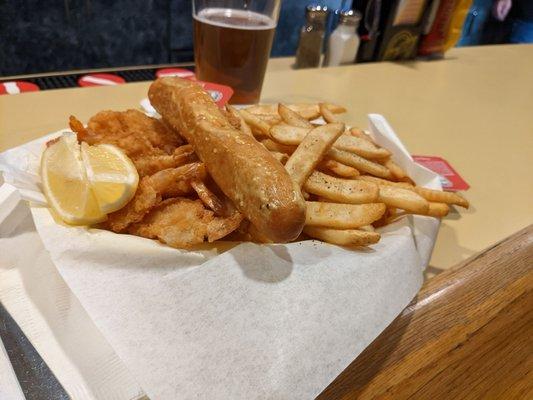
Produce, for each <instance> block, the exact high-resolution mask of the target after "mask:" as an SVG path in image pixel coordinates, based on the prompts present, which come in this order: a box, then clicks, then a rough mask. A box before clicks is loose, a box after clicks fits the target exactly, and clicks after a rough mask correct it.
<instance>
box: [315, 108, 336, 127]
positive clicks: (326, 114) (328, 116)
mask: <svg viewBox="0 0 533 400" xmlns="http://www.w3.org/2000/svg"><path fill="white" fill-rule="evenodd" d="M318 109H319V111H320V114H321V115H322V118H324V121H326V122H327V123H328V124H333V123H335V122H338V121H337V118H335V115H333V113H332V112H331V110H330V109H329V108H328V107H327V105H326V104H324V103H320V104H319V105H318Z"/></svg>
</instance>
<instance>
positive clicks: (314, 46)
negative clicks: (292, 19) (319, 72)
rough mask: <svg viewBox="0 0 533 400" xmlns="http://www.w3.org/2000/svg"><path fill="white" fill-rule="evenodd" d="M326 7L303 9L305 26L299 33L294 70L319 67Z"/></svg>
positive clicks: (326, 14) (312, 6) (324, 30)
mask: <svg viewBox="0 0 533 400" xmlns="http://www.w3.org/2000/svg"><path fill="white" fill-rule="evenodd" d="M327 17H328V8H327V7H326V6H314V5H310V6H307V7H306V9H305V18H306V20H307V21H306V24H305V25H304V26H303V27H302V29H301V31H300V41H299V43H298V50H297V51H296V63H295V67H296V68H314V67H318V66H320V57H321V56H322V48H323V44H324V35H325V32H326V19H327Z"/></svg>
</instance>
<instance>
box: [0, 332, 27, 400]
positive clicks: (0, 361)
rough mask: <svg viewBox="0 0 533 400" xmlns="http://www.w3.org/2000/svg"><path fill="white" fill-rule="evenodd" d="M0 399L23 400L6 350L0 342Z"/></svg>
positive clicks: (0, 341)
mask: <svg viewBox="0 0 533 400" xmlns="http://www.w3.org/2000/svg"><path fill="white" fill-rule="evenodd" d="M0 399H2V400H24V395H23V394H22V389H21V388H20V385H19V381H18V380H17V377H16V375H15V371H13V368H12V367H11V362H10V361H9V357H8V355H7V352H6V349H5V348H4V345H3V343H2V340H0Z"/></svg>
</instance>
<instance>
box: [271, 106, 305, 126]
mask: <svg viewBox="0 0 533 400" xmlns="http://www.w3.org/2000/svg"><path fill="white" fill-rule="evenodd" d="M278 113H279V115H280V117H281V119H283V121H285V122H286V123H287V124H288V125H291V126H297V127H300V128H307V129H312V128H313V125H311V122H309V121H308V120H307V119H305V118H304V117H302V116H301V115H300V114H298V113H297V112H296V111H293V110H291V109H290V108H289V107H287V106H286V105H284V104H282V103H279V105H278Z"/></svg>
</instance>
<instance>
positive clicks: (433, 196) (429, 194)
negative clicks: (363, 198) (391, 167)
mask: <svg viewBox="0 0 533 400" xmlns="http://www.w3.org/2000/svg"><path fill="white" fill-rule="evenodd" d="M357 179H360V180H365V181H369V182H374V183H376V184H378V185H381V186H394V187H399V188H404V189H408V190H411V191H413V192H415V193H417V194H419V195H420V196H422V197H423V198H425V199H426V200H427V201H430V202H433V203H446V204H455V205H457V206H460V207H464V208H468V206H469V203H468V200H466V199H465V198H464V197H462V196H461V195H459V194H457V193H451V192H442V191H440V190H433V189H428V188H423V187H419V186H413V185H411V184H410V183H406V182H391V181H388V180H386V179H380V178H376V177H375V176H367V175H362V176H359V177H358V178H357Z"/></svg>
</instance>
